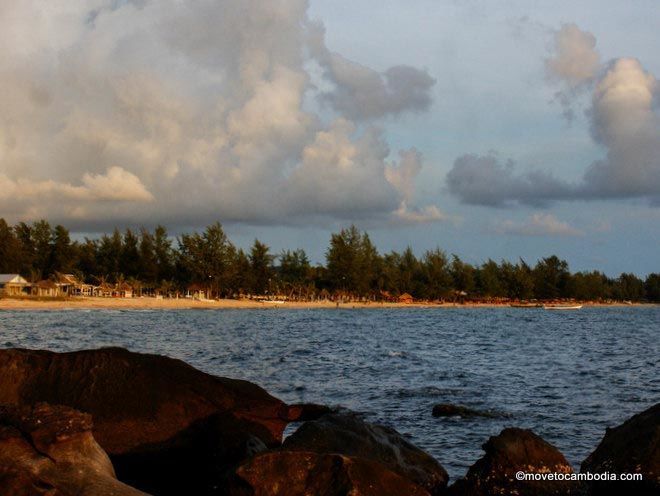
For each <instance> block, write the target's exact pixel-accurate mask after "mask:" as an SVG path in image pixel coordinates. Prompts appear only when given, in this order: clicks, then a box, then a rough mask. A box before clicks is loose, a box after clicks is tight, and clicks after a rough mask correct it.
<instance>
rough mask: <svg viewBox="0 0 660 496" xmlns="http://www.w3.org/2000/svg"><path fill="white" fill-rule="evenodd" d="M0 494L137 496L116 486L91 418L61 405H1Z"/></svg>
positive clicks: (132, 490)
mask: <svg viewBox="0 0 660 496" xmlns="http://www.w3.org/2000/svg"><path fill="white" fill-rule="evenodd" d="M0 494H6V495H14V496H20V495H24V496H28V495H29V496H32V495H34V496H36V495H48V496H140V495H145V493H143V492H141V491H138V490H137V489H134V488H132V487H129V486H127V485H125V484H122V483H121V482H119V481H118V480H117V479H116V477H115V472H114V470H113V468H112V464H111V463H110V459H109V458H108V455H107V454H106V453H105V452H104V451H103V450H102V449H101V447H100V446H99V445H98V444H97V443H96V441H95V440H94V437H93V436H92V419H91V416H90V415H88V414H84V413H80V412H78V411H76V410H73V409H71V408H68V407H64V406H51V405H48V404H46V403H39V404H37V405H35V406H34V407H29V406H23V407H19V406H0Z"/></svg>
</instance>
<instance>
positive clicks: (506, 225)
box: [495, 213, 584, 236]
mask: <svg viewBox="0 0 660 496" xmlns="http://www.w3.org/2000/svg"><path fill="white" fill-rule="evenodd" d="M495 230H496V232H498V233H500V234H513V235H516V236H582V235H583V234H584V233H583V232H582V231H580V230H578V229H575V228H574V227H572V226H571V225H569V224H568V223H567V222H563V221H561V220H559V219H557V217H555V216H554V215H552V214H547V213H536V214H533V215H532V216H531V217H529V219H527V220H526V221H524V222H515V221H511V220H507V221H504V222H502V223H501V224H499V225H498V226H496V228H495Z"/></svg>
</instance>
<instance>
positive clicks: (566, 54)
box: [545, 23, 601, 122]
mask: <svg viewBox="0 0 660 496" xmlns="http://www.w3.org/2000/svg"><path fill="white" fill-rule="evenodd" d="M545 69H546V74H547V77H548V79H549V80H550V81H553V82H559V83H560V84H561V89H560V90H559V91H557V92H556V93H555V101H556V102H558V103H559V104H560V105H561V106H562V108H563V115H564V117H565V118H566V119H567V120H568V121H569V122H571V121H572V120H573V119H574V118H575V110H574V108H573V102H574V100H575V99H576V97H577V96H578V95H579V94H581V93H582V92H583V90H584V89H585V88H587V87H588V86H589V85H590V84H591V83H592V82H593V81H594V78H595V77H596V75H597V74H598V72H599V71H600V70H601V61H600V54H599V53H598V51H597V50H596V37H595V36H594V35H593V34H591V33H589V32H587V31H582V30H581V29H580V28H579V27H578V26H576V25H575V24H572V23H570V24H564V25H563V26H562V27H561V29H559V30H558V31H555V33H554V46H553V54H552V56H551V57H548V58H547V59H546V60H545Z"/></svg>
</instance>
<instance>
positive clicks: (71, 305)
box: [0, 297, 658, 310]
mask: <svg viewBox="0 0 660 496" xmlns="http://www.w3.org/2000/svg"><path fill="white" fill-rule="evenodd" d="M579 304H581V305H583V306H584V307H599V308H601V307H602V308H618V307H625V308H628V307H657V306H658V304H655V303H633V304H632V305H631V304H625V303H616V302H615V303H593V302H579ZM257 308H287V309H333V308H334V309H337V308H339V309H366V308H375V309H390V308H447V309H451V308H511V307H510V304H509V303H429V302H418V303H393V302H369V303H365V302H344V303H339V304H337V302H333V301H326V300H323V301H314V302H300V301H287V302H284V303H275V302H268V301H257V300H247V299H245V300H233V299H222V300H194V299H191V298H162V299H160V298H153V297H138V298H101V297H71V298H66V299H53V300H46V299H43V300H36V299H29V298H0V310H69V309H81V310H91V309H117V310H194V309H204V310H210V309H218V310H220V309H257ZM520 310H529V309H524V308H523V309H520Z"/></svg>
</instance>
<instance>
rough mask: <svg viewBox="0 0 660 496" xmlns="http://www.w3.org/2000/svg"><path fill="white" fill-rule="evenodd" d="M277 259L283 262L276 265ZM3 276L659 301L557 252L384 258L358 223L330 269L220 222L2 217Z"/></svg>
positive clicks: (150, 286)
mask: <svg viewBox="0 0 660 496" xmlns="http://www.w3.org/2000/svg"><path fill="white" fill-rule="evenodd" d="M276 261H277V263H276ZM0 273H20V274H22V275H23V276H24V277H26V278H27V279H29V280H31V281H37V280H39V279H45V278H48V277H57V276H58V274H63V273H74V274H77V275H79V276H80V277H81V278H83V279H84V280H86V281H87V282H90V283H97V284H99V283H110V284H111V283H117V282H122V281H126V282H130V284H131V285H132V286H133V287H134V289H135V290H136V291H137V292H138V293H145V292H146V293H148V294H152V293H154V292H156V291H160V292H162V293H165V294H175V293H179V294H181V293H184V292H186V290H188V289H189V288H190V287H191V286H195V287H199V288H201V289H204V291H205V292H206V294H207V295H208V297H211V298H214V297H220V296H236V295H247V294H252V295H265V294H270V295H285V296H288V297H289V298H312V297H319V296H322V295H323V297H324V296H327V295H328V294H329V295H334V296H338V297H342V298H346V297H355V298H369V299H374V298H380V297H385V296H386V295H388V294H389V295H390V297H393V298H396V297H397V296H399V295H401V294H403V293H410V294H411V295H413V297H415V298H416V299H428V300H449V301H456V300H459V299H465V298H494V297H503V298H510V299H515V300H530V299H540V300H544V299H555V298H575V299H578V300H595V301H608V300H610V299H614V300H621V301H628V300H630V301H653V302H660V274H649V275H648V276H647V277H646V279H645V280H642V279H640V278H639V277H637V276H636V275H634V274H627V273H624V274H621V275H620V276H619V277H617V278H615V279H612V278H608V277H607V276H606V275H605V274H603V273H602V272H598V271H592V272H578V273H576V274H571V272H570V271H569V268H568V263H567V262H566V261H565V260H561V259H560V258H558V257H557V256H554V255H553V256H550V257H547V258H543V259H541V260H539V261H538V262H537V263H536V265H535V266H534V268H531V267H530V266H529V265H528V264H527V263H526V262H525V261H524V260H519V261H518V263H515V264H514V263H511V262H508V261H506V260H505V261H502V262H501V263H499V264H498V263H497V262H495V261H494V260H491V259H488V260H486V261H485V262H483V263H482V264H481V265H479V266H474V265H472V264H470V263H467V262H465V261H463V260H461V259H460V258H459V257H458V256H457V255H452V256H451V258H449V257H448V256H447V254H446V253H445V252H444V251H442V250H441V249H440V248H436V249H434V250H429V251H427V252H425V253H424V254H423V255H422V257H421V258H419V259H418V258H417V257H416V256H415V253H414V252H413V250H412V248H411V247H407V248H406V249H405V250H404V251H403V252H401V253H398V252H394V251H393V252H390V253H387V254H384V255H380V254H379V253H378V251H377V249H376V247H375V246H374V245H373V243H372V242H371V239H370V238H369V235H368V234H367V233H366V232H361V231H360V230H358V228H357V227H356V226H350V227H349V228H347V229H342V230H341V231H340V232H338V233H334V234H332V236H331V238H330V244H329V246H328V249H327V251H326V266H325V267H324V266H321V265H319V266H316V267H312V266H311V264H310V261H309V259H308V257H307V254H306V253H305V252H304V250H300V249H299V250H294V251H291V250H285V251H283V252H282V253H281V254H280V255H279V256H274V255H272V254H271V253H270V248H269V247H268V246H267V245H266V244H265V243H263V242H261V241H259V240H256V239H255V241H254V243H253V245H252V247H251V248H250V250H249V252H248V253H245V252H244V251H243V250H237V249H236V248H235V247H234V245H233V244H232V243H231V241H230V240H229V238H228V237H227V235H226V233H225V231H224V230H223V228H222V225H221V224H220V223H218V222H216V223H215V224H211V225H209V226H207V227H206V229H205V230H204V231H203V232H202V233H190V234H181V235H180V237H179V238H178V246H177V247H176V248H174V247H173V246H172V239H171V238H170V236H169V235H168V233H167V230H166V229H165V227H163V226H157V227H156V228H155V229H154V230H153V231H150V230H149V229H146V228H144V227H143V228H141V229H140V230H139V231H133V230H131V229H126V230H125V231H124V233H123V234H122V233H121V232H120V231H119V230H118V229H115V230H114V231H113V233H112V234H110V235H108V234H104V235H102V236H101V237H100V238H98V239H88V238H85V239H84V240H83V241H72V240H71V236H70V234H69V231H68V230H67V229H66V228H65V227H63V226H61V225H57V226H55V227H54V228H51V226H50V224H49V223H48V222H47V221H45V220H40V221H37V222H34V223H32V224H26V223H24V222H20V223H18V224H16V225H14V226H10V225H8V224H7V222H5V220H4V219H0Z"/></svg>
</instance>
